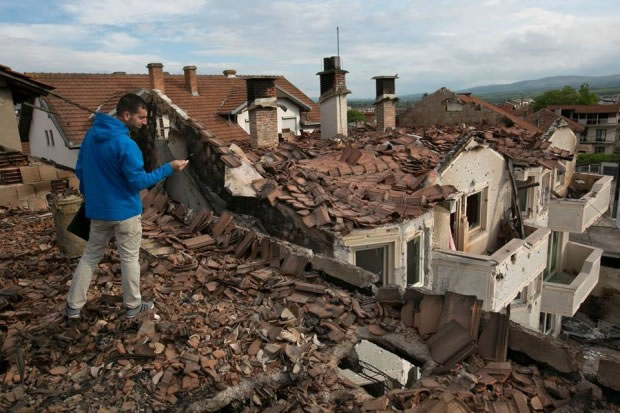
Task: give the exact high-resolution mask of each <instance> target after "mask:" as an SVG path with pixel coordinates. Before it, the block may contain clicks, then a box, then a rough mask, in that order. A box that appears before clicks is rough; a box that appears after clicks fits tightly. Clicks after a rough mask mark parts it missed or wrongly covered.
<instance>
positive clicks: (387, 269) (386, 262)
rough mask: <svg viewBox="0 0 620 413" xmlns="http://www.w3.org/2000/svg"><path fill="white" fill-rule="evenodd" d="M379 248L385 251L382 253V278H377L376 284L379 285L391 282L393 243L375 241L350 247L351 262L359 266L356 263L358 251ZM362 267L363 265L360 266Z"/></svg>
mask: <svg viewBox="0 0 620 413" xmlns="http://www.w3.org/2000/svg"><path fill="white" fill-rule="evenodd" d="M379 248H384V249H385V250H384V251H385V252H384V254H383V271H384V274H383V279H379V280H378V282H377V283H378V284H379V285H387V284H390V283H391V282H392V278H393V272H394V258H393V256H394V244H393V243H392V242H381V243H377V244H364V245H358V246H355V247H351V255H352V261H351V262H352V264H353V265H355V266H358V267H360V266H359V265H358V264H357V253H358V252H359V251H368V250H374V249H379ZM360 268H363V267H360ZM377 275H379V274H377Z"/></svg>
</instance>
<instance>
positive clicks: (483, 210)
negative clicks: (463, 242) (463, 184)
mask: <svg viewBox="0 0 620 413" xmlns="http://www.w3.org/2000/svg"><path fill="white" fill-rule="evenodd" d="M476 194H480V204H479V207H478V218H479V221H480V222H479V224H478V225H476V226H474V227H472V226H471V223H470V222H469V217H468V216H467V206H468V201H469V197H470V196H473V195H476ZM464 201H465V202H462V204H463V212H464V216H465V218H466V219H467V225H468V232H469V234H470V238H471V237H472V235H473V236H477V235H478V234H480V233H482V232H484V231H486V229H487V215H488V203H489V186H488V184H485V185H484V186H480V187H479V188H477V189H475V190H473V191H472V192H470V193H468V194H467V195H465V196H464Z"/></svg>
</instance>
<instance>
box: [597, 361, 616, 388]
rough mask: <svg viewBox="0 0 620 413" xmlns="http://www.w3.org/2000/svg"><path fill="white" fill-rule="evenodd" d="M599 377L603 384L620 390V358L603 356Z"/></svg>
mask: <svg viewBox="0 0 620 413" xmlns="http://www.w3.org/2000/svg"><path fill="white" fill-rule="evenodd" d="M597 379H598V382H599V383H600V384H602V385H603V386H605V387H609V388H610V389H612V390H615V391H620V359H618V358H615V357H612V356H610V355H603V356H601V358H600V360H599V363H598V375H597Z"/></svg>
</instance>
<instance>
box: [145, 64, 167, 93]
mask: <svg viewBox="0 0 620 413" xmlns="http://www.w3.org/2000/svg"><path fill="white" fill-rule="evenodd" d="M146 67H147V68H148V69H149V83H150V85H151V89H158V90H159V91H160V92H162V93H164V92H165V90H164V65H163V64H161V63H149V64H148V65H146Z"/></svg>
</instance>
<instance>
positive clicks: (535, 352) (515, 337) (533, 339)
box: [508, 321, 583, 373]
mask: <svg viewBox="0 0 620 413" xmlns="http://www.w3.org/2000/svg"><path fill="white" fill-rule="evenodd" d="M508 348H509V349H511V350H513V351H519V352H521V353H524V354H526V355H528V356H529V357H530V358H532V359H534V360H536V361H537V362H540V363H545V364H547V365H549V366H551V367H553V368H554V369H556V370H557V371H559V372H561V373H577V372H579V371H581V370H582V369H583V352H582V351H581V350H580V349H578V348H576V347H573V346H570V345H568V344H566V343H564V342H561V341H560V340H558V339H556V338H554V337H550V336H547V335H544V334H541V333H539V332H537V331H534V330H530V329H527V328H525V327H522V326H520V325H519V324H517V323H515V322H513V321H511V322H510V330H509V334H508Z"/></svg>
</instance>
